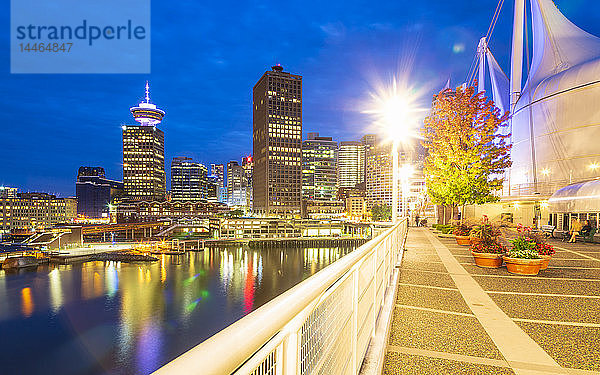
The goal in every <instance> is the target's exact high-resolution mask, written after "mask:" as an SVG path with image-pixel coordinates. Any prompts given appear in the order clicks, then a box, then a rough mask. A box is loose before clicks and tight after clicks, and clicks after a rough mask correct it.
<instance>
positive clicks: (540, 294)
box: [485, 290, 600, 298]
mask: <svg viewBox="0 0 600 375" xmlns="http://www.w3.org/2000/svg"><path fill="white" fill-rule="evenodd" d="M485 292H486V293H490V294H508V295H519V296H534V297H538V296H539V297H568V298H600V296H588V295H585V294H559V293H528V292H508V291H502V290H486V291H485Z"/></svg>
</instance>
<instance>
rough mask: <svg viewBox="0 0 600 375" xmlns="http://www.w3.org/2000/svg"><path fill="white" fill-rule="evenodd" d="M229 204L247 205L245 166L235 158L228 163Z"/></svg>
mask: <svg viewBox="0 0 600 375" xmlns="http://www.w3.org/2000/svg"><path fill="white" fill-rule="evenodd" d="M227 204H228V205H229V206H232V207H241V206H246V177H245V174H244V168H242V166H241V165H239V163H238V162H237V161H235V160H232V161H230V162H229V163H227Z"/></svg>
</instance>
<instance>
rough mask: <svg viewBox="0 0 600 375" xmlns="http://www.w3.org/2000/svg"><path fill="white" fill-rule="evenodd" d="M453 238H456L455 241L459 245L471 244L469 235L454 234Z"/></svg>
mask: <svg viewBox="0 0 600 375" xmlns="http://www.w3.org/2000/svg"><path fill="white" fill-rule="evenodd" d="M454 238H456V243H457V244H459V245H460V246H471V240H470V239H469V236H454Z"/></svg>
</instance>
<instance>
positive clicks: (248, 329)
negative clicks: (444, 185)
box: [155, 219, 407, 375]
mask: <svg viewBox="0 0 600 375" xmlns="http://www.w3.org/2000/svg"><path fill="white" fill-rule="evenodd" d="M406 226H407V220H406V219H404V220H401V221H400V222H398V223H397V224H396V225H394V226H393V227H391V228H389V229H388V230H386V231H385V232H384V233H383V234H382V235H380V236H378V237H376V238H374V239H372V240H371V241H369V242H367V243H366V244H364V245H362V246H361V247H359V248H358V249H356V250H355V251H353V252H351V253H350V254H348V255H346V256H344V257H342V258H341V259H340V260H338V261H336V262H335V263H333V264H331V265H329V266H327V267H325V268H324V269H322V270H321V271H319V272H317V273H316V274H315V275H313V276H311V277H309V278H308V279H306V280H304V281H303V282H301V283H300V284H298V285H296V286H295V287H293V288H291V289H290V290H288V291H287V292H285V293H283V294H281V295H280V296H278V297H276V298H274V299H273V300H271V301H270V302H268V303H266V304H265V305H263V306H261V307H260V308H258V309H257V310H255V311H253V312H252V313H250V314H248V315H247V316H245V317H243V318H242V319H240V320H238V321H237V322H235V323H233V324H232V325H230V326H228V327H227V328H225V329H223V330H222V331H220V332H218V333H217V334H215V335H214V336H212V337H211V338H209V339H207V340H206V341H204V342H202V343H200V344H199V345H197V346H196V347H194V348H192V349H190V350H189V351H187V352H186V353H184V354H182V355H181V356H179V357H178V358H176V359H174V360H173V361H171V362H169V363H167V364H166V365H165V366H163V367H161V368H160V369H158V370H157V371H156V372H155V374H159V375H171V374H218V375H222V374H231V373H233V372H235V371H236V370H242V368H241V366H243V369H244V370H245V369H246V368H248V366H250V368H251V370H250V371H239V372H236V374H237V373H253V374H254V373H256V374H262V373H263V372H261V371H258V372H257V371H254V372H252V368H256V365H254V362H256V363H258V364H260V362H261V361H263V360H264V358H265V357H266V356H268V355H270V354H272V353H274V351H275V350H276V348H278V347H281V348H290V347H294V349H293V350H295V352H294V353H292V354H290V353H288V354H287V356H291V358H292V360H291V361H290V360H289V358H290V357H288V360H287V362H293V365H292V366H290V365H289V363H288V364H287V365H286V366H285V369H286V370H283V362H286V360H284V359H283V354H282V353H281V352H284V351H286V350H280V351H279V352H278V354H277V356H278V361H277V362H278V363H277V369H278V370H277V371H273V372H264V373H269V374H275V373H277V374H279V373H296V372H297V371H295V370H296V369H298V368H299V367H298V366H299V365H298V364H297V363H296V362H297V360H295V359H294V358H296V359H297V358H298V350H299V348H298V346H299V344H298V338H297V337H296V336H297V332H298V329H299V327H300V326H302V324H303V322H304V321H305V320H306V319H307V317H308V315H309V314H310V313H311V312H312V311H314V309H315V308H316V306H317V305H319V304H320V303H321V302H322V301H323V300H324V299H325V298H326V297H327V295H328V289H330V288H332V287H333V286H334V285H339V284H340V283H341V282H342V281H344V280H345V279H346V278H348V277H349V275H350V273H352V275H353V277H354V278H353V282H354V283H358V275H355V274H356V272H353V270H355V269H356V266H357V265H358V266H360V265H361V264H362V263H363V262H364V261H365V259H367V258H368V257H370V256H372V255H373V254H374V252H375V253H376V250H377V249H378V247H379V246H380V245H381V244H384V243H385V244H387V245H388V247H394V248H395V251H393V254H394V255H396V254H398V253H400V252H401V250H402V249H401V248H402V246H403V243H402V242H403V238H399V237H400V236H402V237H405V235H406ZM399 232H402V233H401V234H400V233H399ZM399 235H400V236H399ZM392 240H394V241H393V242H392ZM384 241H385V242H384ZM387 250H390V249H387ZM392 258H393V260H391V261H390V262H389V263H390V264H389V265H387V267H389V268H391V267H393V265H394V264H395V261H396V259H395V257H392V256H390V259H392ZM373 264H374V266H376V262H374V263H373ZM374 268H375V269H374V271H377V268H376V267H374ZM373 273H375V272H373ZM352 275H351V276H352ZM373 280H375V275H373ZM373 284H375V283H373ZM369 285H370V284H369ZM387 285H388V282H386V283H385V285H384V287H387ZM374 288H375V294H377V288H376V285H374ZM355 294H356V293H355ZM354 299H356V297H354ZM354 302H356V301H354ZM355 310H357V309H356V308H355ZM378 312H379V310H378V309H377V311H376V313H378ZM376 317H377V314H375V315H374V318H376ZM353 319H356V318H355V317H354V318H353ZM374 320H375V319H373V321H374ZM290 337H292V340H290ZM353 341H356V340H355V339H354V338H353ZM287 351H289V350H287ZM261 353H262V354H261ZM363 354H364V353H363ZM260 355H262V357H261V356H260ZM287 356H286V357H287ZM294 356H295V357H294ZM253 359H254V360H253ZM273 361H274V360H273ZM253 366H254V367H253ZM354 367H356V366H354ZM359 367H360V365H359Z"/></svg>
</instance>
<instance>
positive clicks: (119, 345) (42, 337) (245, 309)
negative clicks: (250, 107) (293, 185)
mask: <svg viewBox="0 0 600 375" xmlns="http://www.w3.org/2000/svg"><path fill="white" fill-rule="evenodd" d="M350 251H351V249H346V248H332V249H285V250H283V249H282V250H279V249H268V250H252V249H248V248H237V249H236V248H233V249H232V248H230V249H210V250H205V251H203V252H189V253H186V254H185V255H180V256H176V255H162V256H159V258H160V259H159V261H158V262H153V263H129V264H128V263H120V262H88V263H84V264H76V265H60V266H58V265H47V266H40V267H38V268H37V270H35V271H23V270H21V271H19V272H14V271H13V272H9V271H4V270H0V373H2V374H42V373H43V374H63V375H67V374H105V373H109V374H147V373H150V372H152V371H154V370H156V369H158V368H159V367H160V366H162V365H163V364H165V363H167V362H168V361H170V360H171V359H173V358H175V357H177V356H178V355H180V354H181V353H183V352H185V351H187V350H188V349H190V348H192V347H194V346H195V345H197V344H199V343H200V342H202V341H204V340H205V339H206V338H208V337H210V336H212V335H213V334H215V333H216V332H218V331H220V330H221V329H223V328H225V327H226V326H228V325H229V324H231V323H233V322H234V321H236V320H238V319H239V318H241V317H242V316H244V315H246V314H248V313H249V312H251V311H252V310H254V309H256V308H258V307H260V306H261V305H263V304H265V303H266V302H268V301H269V300H271V299H272V298H273V297H275V296H277V295H279V294H281V293H282V292H284V291H285V290H287V289H289V288H291V287H292V286H294V285H295V284H297V283H298V282H300V281H302V280H303V279H305V278H307V277H309V276H310V275H312V274H314V273H315V272H317V271H318V270H320V269H322V268H323V267H325V266H327V265H328V264H330V263H332V262H334V261H335V260H337V259H339V258H340V257H342V256H343V255H345V254H347V253H348V252H350Z"/></svg>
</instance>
